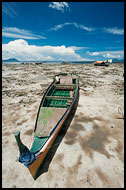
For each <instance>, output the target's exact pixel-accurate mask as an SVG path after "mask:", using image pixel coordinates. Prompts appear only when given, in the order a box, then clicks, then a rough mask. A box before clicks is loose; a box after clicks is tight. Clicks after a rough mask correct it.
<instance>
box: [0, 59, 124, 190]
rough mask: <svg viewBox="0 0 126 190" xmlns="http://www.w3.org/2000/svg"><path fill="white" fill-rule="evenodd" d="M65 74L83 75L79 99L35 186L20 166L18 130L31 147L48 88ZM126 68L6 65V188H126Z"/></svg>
mask: <svg viewBox="0 0 126 190" xmlns="http://www.w3.org/2000/svg"><path fill="white" fill-rule="evenodd" d="M61 72H67V73H69V72H76V73H77V74H78V75H79V77H80V78H79V86H80V91H79V99H78V105H77V108H76V110H74V112H73V115H71V118H69V120H68V121H67V124H66V128H67V130H65V126H64V129H63V130H62V131H61V132H60V134H59V136H58V137H57V141H56V144H58V145H57V147H52V149H51V150H50V153H49V156H48V157H47V160H46V163H45V165H47V166H48V167H45V172H42V174H41V175H40V176H39V177H38V179H37V180H35V181H34V179H33V178H32V176H31V174H30V173H29V171H28V169H27V168H26V167H25V166H24V165H23V164H21V163H19V162H18V161H17V158H18V156H19V151H18V147H17V144H16V140H15V137H14V133H15V131H17V130H19V131H20V132H21V140H22V142H23V143H24V144H25V145H26V146H27V147H29V145H30V140H31V135H32V132H33V129H34V125H35V121H36V115H37V111H38V107H39V104H40V101H41V98H42V95H43V91H44V89H46V88H47V87H48V85H49V84H50V83H51V82H52V80H53V76H54V75H55V74H59V73H61ZM123 72H124V64H121V63H120V64H118V63H117V64H110V66H109V67H100V66H99V67H96V66H94V65H93V64H66V65H60V64H54V65H53V64H48V65H46V64H41V65H33V64H29V65H21V64H19V65H18V64H17V65H2V187H3V188H28V187H29V188H34V187H35V188H61V187H63V188H70V187H75V188H100V187H102V188H103V187H105V188H108V187H109V188H112V187H113V188H117V187H118V188H119V187H120V188H124V119H123V114H124V77H123Z"/></svg>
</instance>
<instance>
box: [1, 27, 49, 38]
mask: <svg viewBox="0 0 126 190" xmlns="http://www.w3.org/2000/svg"><path fill="white" fill-rule="evenodd" d="M2 36H3V37H7V38H22V39H32V40H37V39H46V38H45V37H44V36H40V35H36V34H33V33H32V32H31V31H29V30H24V29H20V28H16V27H4V28H3V29H2Z"/></svg>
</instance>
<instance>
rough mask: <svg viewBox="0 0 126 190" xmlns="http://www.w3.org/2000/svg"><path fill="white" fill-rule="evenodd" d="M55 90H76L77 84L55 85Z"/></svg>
mask: <svg viewBox="0 0 126 190" xmlns="http://www.w3.org/2000/svg"><path fill="white" fill-rule="evenodd" d="M54 86H55V89H59V90H60V89H61V90H74V89H75V84H71V85H63V84H55V85H54Z"/></svg>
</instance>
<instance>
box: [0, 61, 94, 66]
mask: <svg viewBox="0 0 126 190" xmlns="http://www.w3.org/2000/svg"><path fill="white" fill-rule="evenodd" d="M93 62H94V61H71V62H70V61H69V62H67V63H63V62H62V61H43V62H37V61H23V62H22V61H18V62H16V61H15V62H10V61H2V64H9V65H10V64H64V65H65V64H92V63H93Z"/></svg>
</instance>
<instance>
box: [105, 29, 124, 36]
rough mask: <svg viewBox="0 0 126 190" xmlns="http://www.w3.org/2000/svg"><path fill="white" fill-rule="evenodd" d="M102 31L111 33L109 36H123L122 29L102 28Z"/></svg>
mask: <svg viewBox="0 0 126 190" xmlns="http://www.w3.org/2000/svg"><path fill="white" fill-rule="evenodd" d="M104 31H105V32H108V33H111V34H118V35H123V34H124V29H119V28H117V27H115V28H104Z"/></svg>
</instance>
